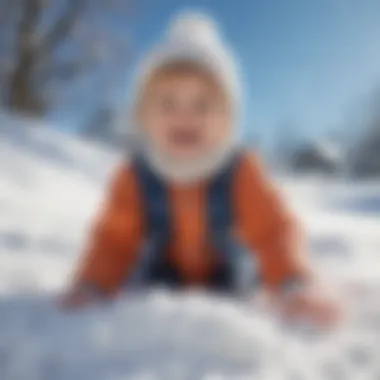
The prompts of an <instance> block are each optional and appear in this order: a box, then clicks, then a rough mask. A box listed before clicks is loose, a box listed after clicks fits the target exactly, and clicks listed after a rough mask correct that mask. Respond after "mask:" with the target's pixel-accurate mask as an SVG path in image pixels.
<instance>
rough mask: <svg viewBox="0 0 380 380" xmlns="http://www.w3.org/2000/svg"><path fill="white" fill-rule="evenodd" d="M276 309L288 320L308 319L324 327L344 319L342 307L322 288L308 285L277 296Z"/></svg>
mask: <svg viewBox="0 0 380 380" xmlns="http://www.w3.org/2000/svg"><path fill="white" fill-rule="evenodd" d="M275 307H276V310H278V311H279V313H280V314H281V316H282V317H283V318H285V320H286V321H288V322H296V321H297V320H300V319H302V320H308V321H310V322H311V323H315V324H318V325H320V326H323V327H329V326H333V325H336V324H337V323H339V322H340V321H341V319H342V308H341V307H340V305H339V304H338V303H337V302H334V301H333V300H332V299H330V298H329V297H328V296H327V295H326V294H325V293H323V292H322V291H321V290H320V289H317V288H313V287H306V288H304V289H299V290H297V291H295V292H290V293H288V294H285V295H281V296H277V297H276V300H275Z"/></svg>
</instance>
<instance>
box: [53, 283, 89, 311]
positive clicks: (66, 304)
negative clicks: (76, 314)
mask: <svg viewBox="0 0 380 380" xmlns="http://www.w3.org/2000/svg"><path fill="white" fill-rule="evenodd" d="M93 302H94V296H93V294H91V293H90V292H88V291H86V290H84V289H81V288H73V289H71V290H69V291H68V292H67V293H66V294H64V295H63V296H62V297H61V298H60V299H59V305H60V306H61V307H62V308H63V309H65V310H70V309H78V308H82V307H85V306H89V305H90V304H92V303H93Z"/></svg>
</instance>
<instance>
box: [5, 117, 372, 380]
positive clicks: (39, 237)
mask: <svg viewBox="0 0 380 380" xmlns="http://www.w3.org/2000/svg"><path fill="white" fill-rule="evenodd" d="M29 124H30V122H27V123H26V122H25V121H24V120H22V119H19V120H12V122H10V121H9V119H8V118H5V117H0V380H13V379H15V380H16V379H17V380H33V379H36V380H45V379H46V380H58V379H59V380H98V379H99V380H103V379H104V380H106V379H141V380H142V379H147V380H148V379H152V380H153V379H164V380H171V379H174V380H177V379H178V380H180V379H196V380H198V379H210V380H211V379H213V380H214V379H215V380H216V379H259V380H261V379H262V380H265V379H279V380H282V379H289V380H290V379H292V380H294V379H307V380H308V379H310V380H312V379H321V380H324V379H327V380H330V379H331V380H338V379H342V380H343V379H363V380H377V379H380V293H379V292H377V291H376V289H377V288H378V287H377V284H378V283H379V281H380V265H379V264H380V182H379V183H360V184H358V183H344V182H343V181H335V182H326V181H322V180H320V179H319V180H317V179H314V180H290V179H281V180H279V182H280V184H281V187H282V188H283V190H284V192H285V193H286V194H287V195H288V197H289V200H290V202H291V203H292V205H293V207H294V209H295V210H296V211H297V212H298V213H299V215H300V217H301V218H302V219H303V220H304V222H305V225H306V228H307V231H308V234H309V235H308V236H309V240H308V243H309V244H308V246H309V251H310V255H311V259H312V260H314V261H315V263H316V265H317V266H318V267H319V268H320V270H321V272H322V273H323V275H324V276H326V281H328V279H330V280H335V281H336V280H337V279H339V280H338V282H343V281H345V282H346V281H348V280H355V281H361V282H366V283H367V284H369V285H373V287H374V289H375V290H374V291H373V292H366V293H365V295H361V296H360V297H356V298H355V301H354V297H351V298H352V301H351V302H350V303H349V304H348V306H347V307H348V314H347V322H346V323H345V324H344V325H343V326H342V327H341V328H339V329H338V330H336V331H333V332H330V333H324V334H321V333H320V332H319V333H316V332H313V331H311V330H305V329H301V327H298V328H297V329H293V330H290V329H289V328H288V327H286V326H284V325H282V324H280V323H277V322H276V321H275V320H274V318H272V317H271V316H268V315H266V314H265V313H264V312H262V311H260V310H259V309H258V308H255V307H254V306H253V305H251V304H247V303H242V302H238V301H235V302H233V301H231V300H226V299H216V298H212V297H211V296H206V295H204V294H203V295H202V294H194V293H193V294H184V295H181V296H180V297H179V296H178V295H170V294H167V293H165V292H159V291H157V292H155V293H152V294H149V295H145V296H140V297H136V296H133V295H128V294H125V295H124V296H123V297H121V298H120V299H118V300H116V301H115V302H113V303H110V304H108V305H97V306H94V307H91V308H90V309H88V310H83V311H81V312H77V313H72V314H70V313H64V312H62V311H61V310H59V309H58V308H57V307H56V304H55V303H54V300H55V298H56V295H57V293H59V291H60V290H62V289H63V288H64V287H65V286H66V285H67V283H68V282H69V280H70V273H71V271H72V269H73V267H74V266H75V262H76V260H77V259H78V256H79V254H80V251H81V247H82V245H83V243H84V239H85V237H86V230H87V228H88V226H89V221H90V220H91V217H92V216H93V215H94V213H95V212H96V209H97V206H98V204H99V202H100V200H101V197H102V194H103V191H104V188H105V185H106V183H107V178H108V176H109V175H110V172H111V171H112V169H113V167H114V165H115V164H116V162H117V159H118V158H117V157H116V155H114V154H112V153H111V152H107V151H104V150H101V149H100V148H99V147H96V146H90V145H88V144H85V143H83V142H79V141H75V140H74V139H73V138H72V137H69V136H65V135H62V134H60V133H58V132H55V131H52V130H48V129H43V128H39V129H35V128H31V127H30V125H29ZM379 289H380V288H379Z"/></svg>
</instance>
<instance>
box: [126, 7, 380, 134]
mask: <svg viewBox="0 0 380 380" xmlns="http://www.w3.org/2000/svg"><path fill="white" fill-rule="evenodd" d="M182 9H196V10H206V11H207V12H208V13H210V14H211V15H213V16H214V17H215V18H216V19H217V21H218V22H219V23H220V25H221V27H222V30H223V32H224V35H225V38H226V39H227V40H228V41H229V43H230V44H231V45H232V47H233V49H234V50H235V52H236V54H237V55H238V57H239V59H240V61H241V64H242V67H243V75H244V78H245V84H244V85H245V88H246V94H245V104H244V108H245V112H244V121H243V123H244V128H245V130H246V133H248V134H252V135H257V134H258V135H260V136H264V138H270V135H271V134H272V135H273V134H275V133H277V130H278V128H279V127H280V126H281V125H283V124H288V123H291V124H295V125H297V128H299V129H301V131H302V134H303V135H305V136H320V135H324V134H325V133H326V132H327V131H330V130H332V129H334V128H337V127H342V126H343V125H345V123H347V118H349V117H350V114H351V113H352V112H351V111H352V107H354V106H355V104H356V103H358V102H359V101H360V98H361V97H362V96H364V94H366V93H368V91H370V89H371V88H372V87H373V86H374V85H375V84H376V83H377V82H379V83H380V43H379V41H380V22H379V20H380V1H376V0H360V1H359V0H235V1H231V0H144V3H143V5H140V6H138V18H136V20H135V21H134V23H133V25H132V26H131V34H132V40H133V46H134V55H135V56H136V57H139V56H141V55H142V54H143V53H144V52H145V51H146V50H148V49H149V48H150V47H151V46H152V44H154V42H155V41H157V39H158V38H159V36H160V35H161V34H162V32H163V31H164V30H165V27H166V25H167V23H168V21H169V20H170V18H171V17H172V15H173V14H175V13H176V12H178V11H180V10H182ZM121 90H122V91H125V92H128V85H127V86H126V88H125V89H121ZM347 124H349V123H347ZM347 128H348V127H347Z"/></svg>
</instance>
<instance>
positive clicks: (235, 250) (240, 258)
mask: <svg viewBox="0 0 380 380" xmlns="http://www.w3.org/2000/svg"><path fill="white" fill-rule="evenodd" d="M241 160H242V154H239V153H237V154H235V155H234V156H233V157H232V158H231V160H230V162H229V163H228V164H227V165H226V167H225V168H224V170H223V171H221V173H219V175H218V176H217V177H216V178H215V179H214V181H213V182H212V183H211V185H210V189H209V200H208V205H209V209H208V226H209V231H210V233H211V236H212V242H213V244H214V246H215V248H216V250H217V252H218V253H219V254H220V255H221V261H222V265H224V266H225V267H226V268H227V270H228V272H229V273H230V285H229V287H230V288H231V289H232V290H233V291H236V292H238V293H246V292H247V291H251V290H252V288H253V287H255V286H256V285H257V283H258V282H259V277H258V269H257V265H256V262H255V258H254V255H253V254H252V253H251V252H248V250H247V248H246V247H244V246H243V244H242V243H241V242H240V241H239V240H238V239H237V237H236V235H235V233H234V231H233V228H234V225H235V221H236V215H235V210H234V203H235V200H234V189H235V185H236V173H237V172H238V166H239V164H240V162H241Z"/></svg>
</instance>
